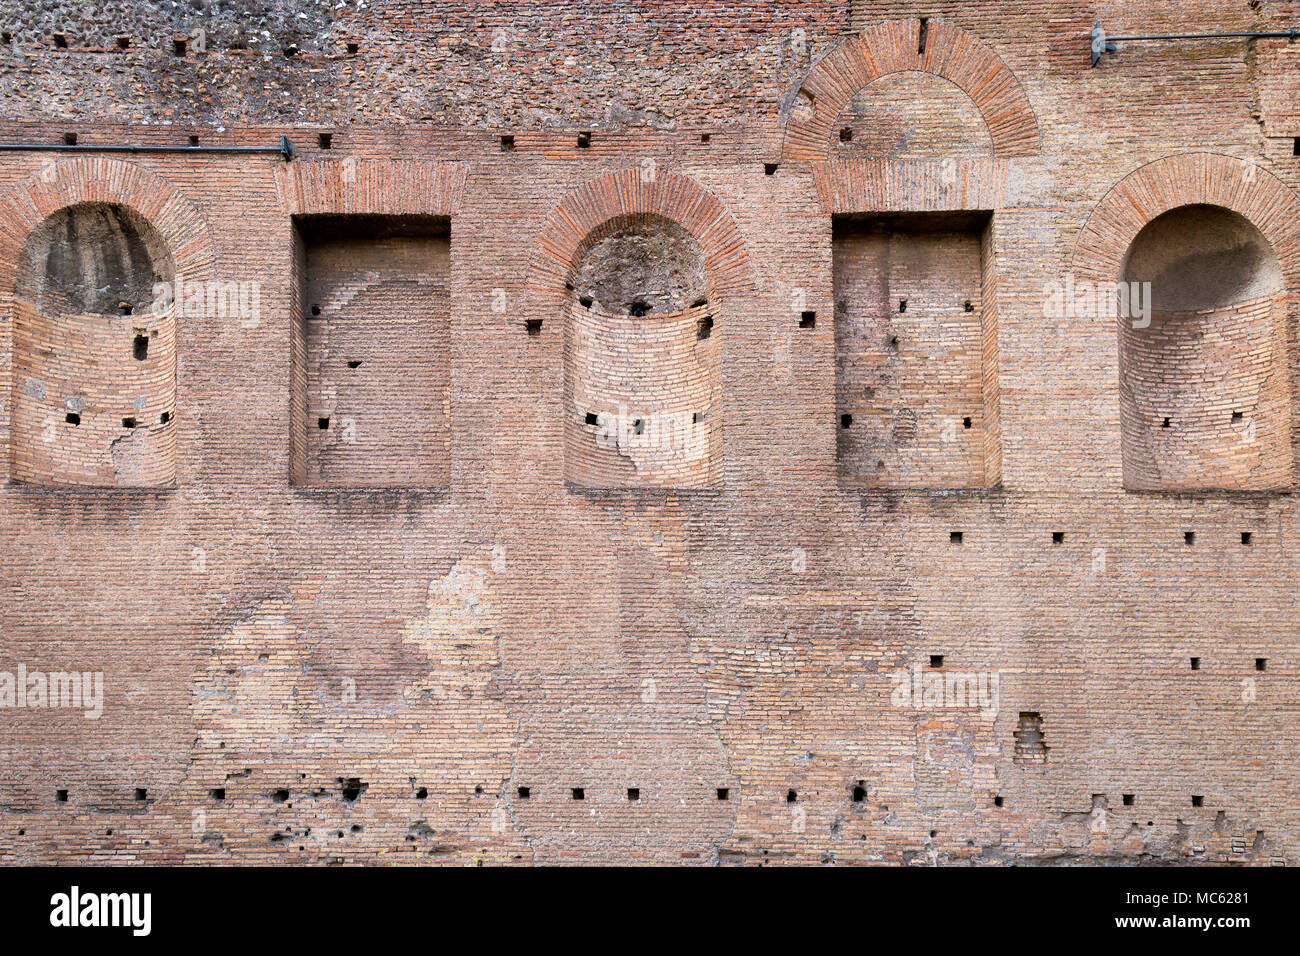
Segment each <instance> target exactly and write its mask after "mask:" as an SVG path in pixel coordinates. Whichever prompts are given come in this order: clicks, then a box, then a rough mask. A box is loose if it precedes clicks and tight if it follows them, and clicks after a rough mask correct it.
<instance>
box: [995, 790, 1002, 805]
mask: <svg viewBox="0 0 1300 956" xmlns="http://www.w3.org/2000/svg"><path fill="white" fill-rule="evenodd" d="M1002 804H1003V800H1002V794H1000V793H999V794H997V795H996V796H994V797H993V806H995V807H1000V806H1002Z"/></svg>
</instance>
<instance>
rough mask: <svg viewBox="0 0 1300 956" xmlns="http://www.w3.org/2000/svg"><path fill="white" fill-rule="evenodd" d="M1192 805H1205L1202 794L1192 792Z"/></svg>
mask: <svg viewBox="0 0 1300 956" xmlns="http://www.w3.org/2000/svg"><path fill="white" fill-rule="evenodd" d="M1192 806H1194V807H1203V806H1205V797H1203V796H1202V795H1201V794H1199V793H1194V794H1192Z"/></svg>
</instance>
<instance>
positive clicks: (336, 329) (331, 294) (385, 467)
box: [292, 215, 451, 488]
mask: <svg viewBox="0 0 1300 956" xmlns="http://www.w3.org/2000/svg"><path fill="white" fill-rule="evenodd" d="M294 227H295V229H294V242H295V249H294V253H295V255H294V261H295V271H296V272H297V273H298V281H297V282H296V284H295V285H296V288H295V303H294V314H295V333H296V334H295V336H294V363H293V369H294V371H293V414H292V419H293V429H294V436H293V442H292V446H293V448H292V450H293V479H294V483H295V484H304V485H310V486H320V487H332V488H340V487H342V488H395V487H399V488H400V487H405V488H445V487H447V485H448V483H449V475H450V467H449V466H450V463H449V457H450V444H451V426H450V420H449V402H450V395H449V390H450V379H451V367H450V361H451V359H450V318H451V301H450V294H449V285H450V282H449V280H450V270H451V231H450V222H449V220H448V219H447V218H445V217H434V216H372V215H355V216H347V215H316V216H298V217H295V218H294ZM321 422H327V423H328V425H327V426H321V425H320V423H321Z"/></svg>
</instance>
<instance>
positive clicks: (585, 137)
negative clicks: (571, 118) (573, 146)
mask: <svg viewBox="0 0 1300 956" xmlns="http://www.w3.org/2000/svg"><path fill="white" fill-rule="evenodd" d="M578 149H591V132H590V131H583V132H581V133H579V134H578Z"/></svg>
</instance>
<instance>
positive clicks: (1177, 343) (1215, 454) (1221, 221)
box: [1118, 205, 1292, 491]
mask: <svg viewBox="0 0 1300 956" xmlns="http://www.w3.org/2000/svg"><path fill="white" fill-rule="evenodd" d="M1121 278H1122V280H1123V281H1124V282H1125V283H1150V286H1149V290H1150V291H1149V297H1148V296H1146V295H1143V296H1142V297H1141V298H1140V299H1139V300H1138V301H1140V302H1146V303H1147V305H1149V314H1147V313H1146V312H1143V311H1142V310H1135V309H1133V308H1130V309H1129V310H1128V314H1121V315H1120V316H1119V319H1118V324H1119V385H1120V424H1121V434H1122V442H1123V454H1122V457H1123V474H1124V486H1125V487H1126V488H1128V489H1131V490H1141V491H1187V490H1198V489H1221V490H1267V489H1281V488H1287V487H1290V485H1291V483H1292V455H1291V414H1292V413H1291V395H1290V379H1289V375H1288V363H1287V358H1286V355H1287V335H1286V301H1285V299H1286V292H1285V284H1284V280H1283V276H1282V268H1281V264H1280V263H1279V261H1278V258H1277V255H1276V254H1275V253H1274V250H1273V249H1272V247H1271V246H1270V245H1269V242H1268V240H1267V239H1266V238H1265V237H1264V236H1263V234H1262V233H1261V232H1260V231H1259V230H1258V229H1257V228H1256V227H1255V226H1254V225H1253V224H1252V223H1251V222H1249V221H1248V220H1247V219H1245V218H1244V217H1243V216H1241V215H1240V214H1238V213H1236V212H1234V211H1232V210H1229V209H1226V208H1223V207H1221V206H1212V205H1187V206H1180V207H1177V208H1175V209H1172V210H1170V211H1168V212H1166V213H1164V214H1163V215H1160V216H1158V217H1156V218H1155V219H1153V220H1152V221H1151V222H1149V223H1148V224H1147V225H1146V227H1145V228H1143V229H1142V230H1141V231H1140V232H1139V233H1138V235H1137V237H1136V238H1135V239H1134V240H1133V242H1132V244H1131V245H1130V246H1129V249H1128V253H1127V255H1126V257H1125V261H1124V265H1123V272H1122V276H1121ZM1129 288H1132V286H1131V285H1130V286H1129ZM1139 288H1142V286H1139Z"/></svg>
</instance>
